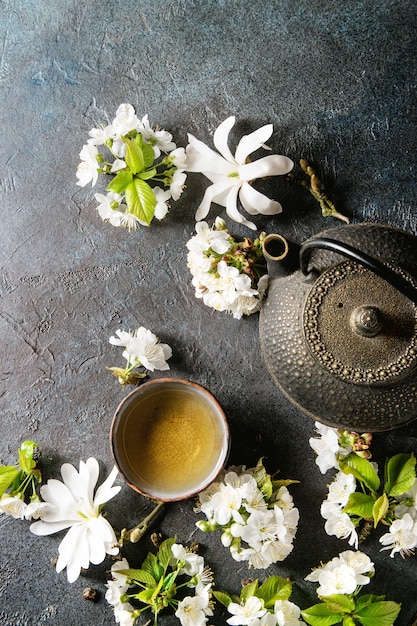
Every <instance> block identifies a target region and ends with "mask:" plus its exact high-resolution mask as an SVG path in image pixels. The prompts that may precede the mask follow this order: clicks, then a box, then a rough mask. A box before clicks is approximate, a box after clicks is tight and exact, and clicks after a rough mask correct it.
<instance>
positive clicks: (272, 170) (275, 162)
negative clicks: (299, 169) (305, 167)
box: [239, 154, 294, 180]
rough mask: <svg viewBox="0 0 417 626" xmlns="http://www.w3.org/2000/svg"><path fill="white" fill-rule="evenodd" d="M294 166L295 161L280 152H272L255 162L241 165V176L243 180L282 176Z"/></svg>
mask: <svg viewBox="0 0 417 626" xmlns="http://www.w3.org/2000/svg"><path fill="white" fill-rule="evenodd" d="M293 167H294V163H293V161H291V159H289V158H288V157H286V156H282V155H280V154H270V155H268V156H266V157H263V158H262V159H258V160H257V161H254V162H253V163H246V164H245V165H240V166H239V178H240V179H241V180H254V179H255V178H265V177H267V176H281V175H283V174H288V172H290V171H291V170H292V168H293Z"/></svg>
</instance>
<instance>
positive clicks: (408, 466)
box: [385, 453, 416, 496]
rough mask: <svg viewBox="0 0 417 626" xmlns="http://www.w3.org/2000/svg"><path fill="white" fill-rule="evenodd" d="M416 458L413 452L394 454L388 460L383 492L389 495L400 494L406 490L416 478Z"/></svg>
mask: <svg viewBox="0 0 417 626" xmlns="http://www.w3.org/2000/svg"><path fill="white" fill-rule="evenodd" d="M415 466H416V458H415V456H414V454H412V453H411V454H406V453H401V454H396V455H395V456H393V457H392V458H391V459H389V460H388V463H387V468H386V476H387V478H386V482H385V492H386V493H387V494H388V495H389V496H400V495H401V494H403V493H405V492H406V491H408V490H409V489H410V488H411V487H412V486H413V485H414V481H415V479H416V469H415Z"/></svg>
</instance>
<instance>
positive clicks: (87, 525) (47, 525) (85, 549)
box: [30, 457, 120, 582]
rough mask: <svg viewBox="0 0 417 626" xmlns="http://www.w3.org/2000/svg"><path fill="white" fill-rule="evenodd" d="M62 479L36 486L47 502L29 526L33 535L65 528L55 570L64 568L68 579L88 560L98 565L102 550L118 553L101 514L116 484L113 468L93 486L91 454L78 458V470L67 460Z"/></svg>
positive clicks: (95, 474)
mask: <svg viewBox="0 0 417 626" xmlns="http://www.w3.org/2000/svg"><path fill="white" fill-rule="evenodd" d="M61 475H62V479H63V482H61V481H59V480H55V479H50V480H48V482H47V483H46V485H43V486H42V487H41V489H40V491H41V496H42V498H43V499H44V501H45V502H47V503H48V504H49V505H50V510H49V511H46V512H45V513H44V514H43V519H42V520H40V521H38V522H34V523H33V524H31V526H30V530H31V531H32V532H33V533H34V534H35V535H41V536H44V535H51V534H53V533H56V532H59V531H60V530H64V529H66V528H69V530H68V532H67V534H66V535H65V537H64V539H63V540H62V541H61V543H60V546H59V548H58V552H59V557H58V561H57V564H56V570H57V572H61V571H62V570H63V569H64V568H65V567H66V568H67V578H68V581H69V582H74V581H75V580H77V578H78V576H79V574H80V571H81V569H82V568H84V569H87V568H88V566H89V564H90V563H93V564H94V565H98V564H99V563H102V561H103V560H104V559H105V556H106V554H112V555H114V554H118V552H119V548H118V546H117V539H116V535H115V533H114V530H113V528H112V527H111V525H110V524H109V522H108V521H107V520H106V519H105V518H104V517H103V516H102V515H101V512H100V511H101V507H102V505H103V504H105V503H106V502H108V500H110V499H111V498H113V497H114V496H115V495H116V494H117V493H118V492H119V491H120V487H113V482H114V480H115V478H116V476H117V469H116V468H113V470H112V471H111V473H110V475H109V476H108V478H107V479H106V480H105V481H104V483H103V484H102V485H101V486H100V487H98V489H97V491H96V493H95V495H94V488H95V486H96V484H97V480H98V475H99V465H98V461H97V460H96V459H95V458H93V457H91V458H89V459H88V460H87V462H86V463H84V462H83V461H80V470H79V472H77V470H76V469H75V467H73V466H72V465H70V464H69V463H64V465H63V466H62V467H61Z"/></svg>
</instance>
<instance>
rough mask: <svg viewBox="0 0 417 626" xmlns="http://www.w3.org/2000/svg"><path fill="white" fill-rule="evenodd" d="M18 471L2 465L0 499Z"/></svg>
mask: <svg viewBox="0 0 417 626" xmlns="http://www.w3.org/2000/svg"><path fill="white" fill-rule="evenodd" d="M19 472H20V470H19V469H17V468H16V467H15V466H14V465H3V466H2V467H1V468H0V497H1V496H2V495H3V494H4V492H5V491H6V489H7V488H8V487H10V485H11V484H12V482H13V481H14V479H15V478H16V476H17V475H18V474H19Z"/></svg>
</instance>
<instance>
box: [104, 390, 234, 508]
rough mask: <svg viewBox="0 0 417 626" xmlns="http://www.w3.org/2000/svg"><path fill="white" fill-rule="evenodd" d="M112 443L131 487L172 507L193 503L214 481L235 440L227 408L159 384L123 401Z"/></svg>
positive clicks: (199, 393) (201, 394)
mask: <svg viewBox="0 0 417 626" xmlns="http://www.w3.org/2000/svg"><path fill="white" fill-rule="evenodd" d="M110 441H111V447H112V453H113V457H114V460H115V463H116V466H117V467H118V469H119V472H120V473H121V474H122V476H123V478H124V479H125V481H126V482H127V483H128V485H129V486H130V487H132V488H133V489H134V490H135V491H138V492H139V493H141V494H142V495H145V496H147V497H150V498H153V499H155V500H163V501H172V500H183V499H186V498H189V497H191V496H193V495H195V494H197V493H199V492H200V491H202V490H203V489H205V488H206V487H207V486H208V485H209V484H210V483H211V482H213V481H214V480H215V478H216V477H217V475H218V474H219V473H220V471H221V470H222V469H223V467H224V464H225V462H226V460H227V456H228V453H229V445H230V434H229V428H228V425H227V421H226V416H225V414H224V411H223V409H222V407H221V406H220V404H219V403H218V402H217V400H216V399H215V398H214V396H213V395H212V394H211V393H210V392H209V391H207V389H205V388H204V387H202V386H200V385H198V384H196V383H193V382H190V381H187V380H180V379H175V378H162V379H161V378H160V379H156V380H152V381H149V382H146V383H144V384H142V385H141V386H140V387H138V388H136V389H134V390H133V391H132V392H130V393H129V394H128V395H127V396H126V397H125V398H124V400H122V402H121V403H120V404H119V406H118V408H117V410H116V413H115V415H114V418H113V422H112V426H111V432H110Z"/></svg>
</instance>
